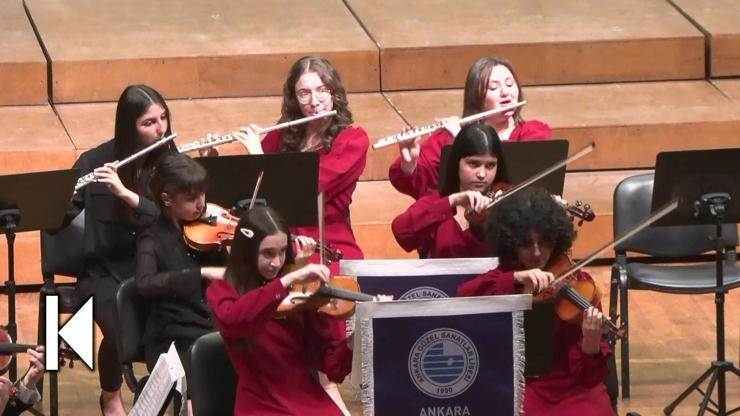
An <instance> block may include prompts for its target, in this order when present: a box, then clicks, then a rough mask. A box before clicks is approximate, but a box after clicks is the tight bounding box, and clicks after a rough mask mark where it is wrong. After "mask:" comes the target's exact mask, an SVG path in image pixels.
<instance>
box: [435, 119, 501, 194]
mask: <svg viewBox="0 0 740 416" xmlns="http://www.w3.org/2000/svg"><path fill="white" fill-rule="evenodd" d="M487 154H492V155H494V156H496V158H497V159H498V162H497V163H498V167H497V171H496V178H494V182H506V181H507V178H506V164H505V163H504V157H503V152H502V150H501V140H499V138H498V134H496V130H495V129H494V128H493V127H491V126H489V125H487V124H469V125H467V126H465V127H463V128H462V129H461V130H460V132H459V133H457V136H455V140H454V141H453V142H452V148H451V149H450V154H449V157H448V158H447V165H446V166H445V168H446V169H445V176H444V177H443V178H440V179H441V180H442V187H441V192H440V193H441V194H442V195H443V196H444V195H450V194H454V193H455V192H460V160H461V159H463V158H466V157H468V156H475V155H487Z"/></svg>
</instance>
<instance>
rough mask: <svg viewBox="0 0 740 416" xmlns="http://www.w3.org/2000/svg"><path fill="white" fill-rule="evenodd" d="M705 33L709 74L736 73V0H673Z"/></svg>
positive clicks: (739, 16)
mask: <svg viewBox="0 0 740 416" xmlns="http://www.w3.org/2000/svg"><path fill="white" fill-rule="evenodd" d="M673 3H674V4H675V5H676V6H677V7H678V8H679V9H681V11H682V12H683V13H685V14H686V15H687V17H688V18H689V19H690V20H691V21H692V22H693V23H694V24H695V25H696V26H698V27H699V28H701V30H702V31H703V32H704V33H706V34H707V36H706V39H707V45H708V48H709V56H710V65H711V72H710V74H707V75H711V76H713V77H720V76H728V75H740V24H738V23H739V22H740V3H739V2H737V1H736V0H673Z"/></svg>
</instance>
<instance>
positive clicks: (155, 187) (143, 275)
mask: <svg viewBox="0 0 740 416" xmlns="http://www.w3.org/2000/svg"><path fill="white" fill-rule="evenodd" d="M205 190H206V171H205V169H204V168H203V167H202V166H201V165H200V164H198V162H196V161H195V160H193V159H191V158H189V157H188V156H186V155H182V154H177V153H171V154H167V155H165V156H164V157H162V158H161V159H160V160H159V161H158V162H157V164H156V166H155V169H154V175H153V176H152V179H151V192H152V195H154V200H155V201H156V203H157V205H158V206H159V209H160V211H161V215H160V216H159V218H158V219H157V220H156V221H155V222H154V224H152V225H151V226H150V227H149V228H148V229H147V230H146V231H144V232H143V233H142V234H141V235H140V236H139V239H138V242H137V253H136V287H137V289H138V291H139V293H140V294H141V295H142V296H143V297H144V298H146V299H147V300H149V303H150V305H151V309H150V312H149V315H148V317H147V321H146V326H145V328H144V335H143V340H142V343H143V345H144V351H145V355H146V362H147V367H148V369H149V371H151V370H152V368H154V365H155V364H156V362H157V359H158V358H159V355H160V354H161V353H164V352H166V351H167V349H168V348H169V346H170V344H171V343H172V342H173V341H174V343H175V347H176V349H177V352H178V354H179V355H180V359H181V361H182V363H183V367H184V368H185V373H186V377H187V376H188V375H189V370H190V365H189V362H190V360H189V358H188V355H189V354H188V351H189V349H190V346H191V345H192V344H193V343H194V342H195V340H196V339H198V337H200V336H201V335H204V334H206V333H209V332H212V331H213V330H214V325H213V322H212V320H211V310H210V308H209V307H208V304H207V303H206V302H205V297H204V293H205V288H206V287H207V286H208V283H209V282H211V281H213V280H219V279H222V278H223V274H224V271H225V267H224V266H225V265H226V260H227V257H228V254H227V252H226V249H225V248H224V247H222V248H219V249H216V250H214V251H206V252H200V251H197V250H194V249H191V248H190V247H188V246H187V245H186V243H185V240H184V238H183V226H184V225H185V224H187V223H190V222H193V221H195V220H197V219H198V218H200V217H201V215H202V214H203V212H204V209H205V206H206V205H205Z"/></svg>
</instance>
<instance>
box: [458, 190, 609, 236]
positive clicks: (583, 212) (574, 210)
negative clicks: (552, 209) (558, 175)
mask: <svg viewBox="0 0 740 416" xmlns="http://www.w3.org/2000/svg"><path fill="white" fill-rule="evenodd" d="M509 189H512V187H511V185H510V184H508V183H505V182H499V183H494V184H493V185H492V186H491V189H489V190H487V191H486V192H483V196H485V197H486V198H490V199H491V205H489V206H488V208H487V209H486V210H484V211H481V212H475V210H474V209H471V208H469V209H467V210H466V211H465V219H466V220H467V221H468V223H470V224H478V223H481V222H482V221H483V220H485V218H486V213H487V211H488V209H490V208H492V207H493V206H494V205H496V203H497V202H498V201H499V200H501V199H503V198H504V197H506V196H508V195H509V192H508V190H509ZM499 191H503V193H499ZM497 194H498V195H497ZM552 197H553V199H554V200H555V202H557V203H558V204H560V206H562V207H563V209H564V210H565V211H566V212H567V213H568V215H570V218H571V220H574V219H575V218H578V225H579V226H581V225H583V222H584V221H586V222H591V221H593V220H594V219H596V214H595V213H594V211H593V209H592V208H591V204H588V203H583V202H582V201H581V200H577V201H576V202H575V204H571V203H569V202H568V201H566V200H564V199H563V198H560V197H555V196H554V195H553V196H552Z"/></svg>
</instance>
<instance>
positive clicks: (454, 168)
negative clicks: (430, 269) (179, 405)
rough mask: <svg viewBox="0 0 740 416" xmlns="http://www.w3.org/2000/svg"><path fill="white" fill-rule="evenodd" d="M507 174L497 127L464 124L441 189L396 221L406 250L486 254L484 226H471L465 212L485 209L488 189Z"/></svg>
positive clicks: (394, 227) (444, 254) (438, 254)
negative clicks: (420, 249) (419, 249)
mask: <svg viewBox="0 0 740 416" xmlns="http://www.w3.org/2000/svg"><path fill="white" fill-rule="evenodd" d="M503 172H505V169H504V160H503V157H502V152H501V142H500V141H499V138H498V136H497V135H496V131H495V130H494V129H493V128H492V127H491V126H488V125H486V124H472V125H469V126H466V127H464V128H463V129H462V130H460V133H458V135H457V137H456V138H455V141H454V143H453V144H452V149H451V151H450V157H449V159H448V161H447V171H446V178H444V182H443V187H442V191H441V192H437V191H430V192H428V193H427V194H426V195H424V196H423V197H422V198H420V199H419V200H417V201H416V202H414V204H412V205H411V206H410V207H409V208H408V209H407V210H406V211H405V212H403V213H402V214H400V215H399V216H397V217H396V218H395V219H394V220H393V223H392V224H391V228H392V230H393V235H394V236H395V237H396V241H398V244H400V245H401V247H403V249H404V250H406V251H411V250H415V249H418V248H420V247H423V248H424V249H425V250H428V256H429V257H431V258H453V257H487V256H488V255H489V250H488V246H487V245H486V243H485V241H484V239H483V234H482V227H479V226H476V225H472V226H471V224H470V221H469V219H468V218H469V217H466V215H465V212H466V211H468V210H470V209H472V210H473V211H475V212H476V214H480V213H482V212H483V211H484V210H485V209H486V207H487V206H488V204H490V203H491V202H492V200H491V198H490V197H489V196H486V195H484V193H487V192H489V191H491V189H492V186H496V185H497V184H499V183H501V181H502V180H503V178H502V177H503V176H504V175H503ZM494 184H496V185H494Z"/></svg>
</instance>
